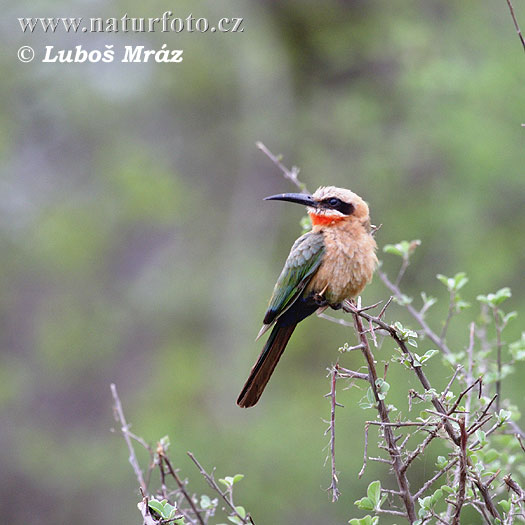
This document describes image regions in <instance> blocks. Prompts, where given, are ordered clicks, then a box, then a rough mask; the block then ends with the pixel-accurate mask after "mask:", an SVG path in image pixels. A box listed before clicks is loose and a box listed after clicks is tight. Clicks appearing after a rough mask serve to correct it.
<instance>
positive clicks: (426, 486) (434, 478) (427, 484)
mask: <svg viewBox="0 0 525 525" xmlns="http://www.w3.org/2000/svg"><path fill="white" fill-rule="evenodd" d="M458 461H459V459H458V458H456V459H454V460H452V461H451V462H450V463H449V464H448V465H447V466H446V467H443V468H442V469H441V470H440V471H438V472H437V473H436V474H434V475H433V476H432V477H431V478H430V479H429V480H428V481H426V482H425V484H424V485H423V486H422V487H421V488H420V489H419V490H418V491H417V492H416V493H415V494H414V499H417V498H419V497H421V496H422V495H423V494H424V493H425V491H426V490H428V489H429V488H430V487H431V486H432V484H433V483H434V482H435V481H437V480H438V479H439V478H440V477H441V476H442V475H443V474H445V473H446V472H448V471H449V470H450V469H451V468H452V467H453V466H455V465H456V464H457V462H458Z"/></svg>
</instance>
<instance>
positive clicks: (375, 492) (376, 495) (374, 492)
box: [366, 480, 381, 508]
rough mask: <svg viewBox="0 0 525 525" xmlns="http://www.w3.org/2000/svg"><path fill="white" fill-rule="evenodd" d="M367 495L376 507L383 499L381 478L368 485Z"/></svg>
mask: <svg viewBox="0 0 525 525" xmlns="http://www.w3.org/2000/svg"><path fill="white" fill-rule="evenodd" d="M366 495H367V496H368V497H369V498H370V499H371V500H372V501H373V502H374V508H376V507H377V506H378V505H379V501H380V499H381V482H380V481H379V480H378V481H372V483H370V485H368V489H367V490H366Z"/></svg>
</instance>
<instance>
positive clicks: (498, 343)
mask: <svg viewBox="0 0 525 525" xmlns="http://www.w3.org/2000/svg"><path fill="white" fill-rule="evenodd" d="M492 315H493V316H494V326H495V327H496V351H497V366H498V379H497V380H496V395H497V396H498V397H497V399H496V412H499V407H500V398H501V352H502V349H503V343H502V341H501V332H502V330H503V326H501V323H500V317H499V309H498V308H497V307H494V308H492Z"/></svg>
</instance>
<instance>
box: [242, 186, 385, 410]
mask: <svg viewBox="0 0 525 525" xmlns="http://www.w3.org/2000/svg"><path fill="white" fill-rule="evenodd" d="M264 200H279V201H288V202H294V203H297V204H302V205H304V206H306V208H307V212H308V215H309V216H310V219H311V223H312V229H311V230H310V231H309V232H307V233H305V234H304V235H302V236H301V237H299V238H298V239H297V240H296V241H295V242H294V244H293V246H292V248H291V250H290V254H289V255H288V258H287V259H286V262H285V264H284V268H283V270H282V272H281V274H280V276H279V278H278V279H277V283H276V284H275V287H274V290H273V294H272V296H271V299H270V302H269V304H268V309H267V311H266V314H265V316H264V320H263V326H262V328H261V330H260V332H259V334H258V336H257V339H259V337H261V336H262V335H263V334H264V333H265V332H266V331H267V330H269V329H270V328H271V327H272V326H273V328H272V331H271V332H270V335H269V337H268V340H267V341H266V344H265V345H264V347H263V349H262V351H261V353H260V355H259V357H258V359H257V361H256V362H255V364H254V366H253V368H252V369H251V372H250V375H249V377H248V379H247V380H246V383H245V385H244V387H243V389H242V391H241V393H240V394H239V397H238V399H237V405H239V406H240V407H242V408H248V407H252V406H254V405H255V404H256V403H257V402H258V401H259V398H260V397H261V395H262V393H263V391H264V389H265V387H266V385H267V383H268V381H269V380H270V377H271V375H272V373H273V371H274V370H275V367H276V365H277V363H278V361H279V359H280V357H281V355H282V353H283V352H284V350H285V348H286V345H287V343H288V341H289V339H290V337H291V335H292V333H293V331H294V330H295V327H296V326H297V324H298V323H299V322H300V321H302V320H303V319H305V318H306V317H308V316H309V315H311V314H313V313H314V312H316V311H317V312H318V313H321V312H322V311H324V310H325V309H326V308H328V307H331V308H333V309H335V310H337V309H339V308H341V306H342V303H343V301H344V300H346V299H352V298H354V297H357V296H358V295H359V294H360V293H361V292H362V291H363V289H364V288H365V286H366V285H367V284H368V283H369V282H370V281H371V279H372V276H373V273H374V270H375V268H376V267H377V257H376V249H377V245H376V242H375V239H374V237H373V235H372V226H371V224H370V214H369V208H368V204H367V203H366V202H365V201H364V200H363V199H362V198H361V197H359V196H358V195H356V194H355V193H353V192H352V191H350V190H347V189H344V188H337V187H335V186H321V187H320V188H318V189H317V190H316V191H315V192H314V193H313V194H311V195H310V194H307V193H282V194H279V195H272V196H270V197H266V198H265V199H264Z"/></svg>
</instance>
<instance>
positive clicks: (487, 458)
mask: <svg viewBox="0 0 525 525" xmlns="http://www.w3.org/2000/svg"><path fill="white" fill-rule="evenodd" d="M499 456H500V454H499V452H498V451H497V450H495V449H493V448H491V449H489V450H487V452H485V454H484V455H483V461H484V462H485V463H490V462H492V461H494V460H495V459H498V458H499Z"/></svg>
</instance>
